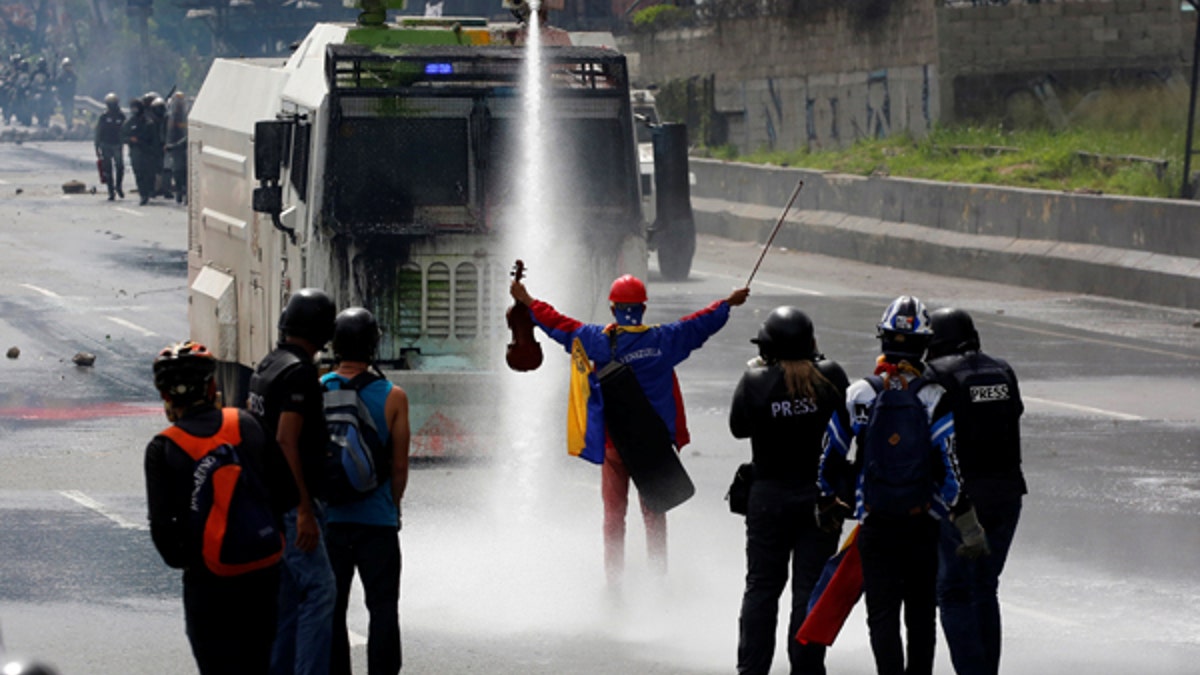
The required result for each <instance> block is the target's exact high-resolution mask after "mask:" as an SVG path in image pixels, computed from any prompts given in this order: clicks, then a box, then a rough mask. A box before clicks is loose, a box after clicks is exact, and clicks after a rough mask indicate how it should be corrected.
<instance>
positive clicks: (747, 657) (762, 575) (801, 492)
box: [738, 480, 838, 675]
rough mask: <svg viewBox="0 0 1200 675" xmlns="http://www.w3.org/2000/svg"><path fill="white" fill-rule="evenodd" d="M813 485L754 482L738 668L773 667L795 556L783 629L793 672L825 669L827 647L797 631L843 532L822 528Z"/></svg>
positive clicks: (742, 670) (748, 518)
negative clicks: (803, 640) (800, 637)
mask: <svg viewBox="0 0 1200 675" xmlns="http://www.w3.org/2000/svg"><path fill="white" fill-rule="evenodd" d="M815 505H816V501H815V490H814V489H813V488H812V486H811V485H803V486H802V485H799V484H794V483H784V482H779V481H768V480H759V481H755V483H754V485H753V486H752V487H751V488H750V499H749V506H748V508H747V514H746V592H745V594H743V596H742V614H741V618H740V619H739V621H738V633H739V635H738V673H743V674H750V673H753V674H757V673H762V674H764V675H765V673H767V672H769V671H770V670H771V657H772V656H774V654H775V620H776V616H777V615H778V613H779V596H780V594H781V593H783V587H784V586H786V585H787V582H788V562H789V560H790V562H791V576H792V611H791V618H790V619H789V621H788V630H787V633H786V634H785V635H784V638H785V639H786V640H787V645H788V660H789V661H790V662H791V672H792V673H796V674H800V673H803V674H805V675H810V674H811V675H821V674H823V673H824V672H825V647H824V646H823V645H801V644H800V643H799V642H796V640H795V637H796V631H798V630H799V629H800V624H802V623H804V617H805V616H807V614H808V599H809V596H810V595H811V594H812V589H813V586H814V585H816V583H817V579H818V578H819V577H820V576H821V570H822V568H823V567H824V566H825V561H826V560H828V559H829V557H830V556H831V555H833V554H834V552H835V551H836V550H837V543H838V535H836V534H830V533H826V532H822V531H821V530H820V529H818V528H817V525H816V522H815V520H814V517H813V509H814V507H815Z"/></svg>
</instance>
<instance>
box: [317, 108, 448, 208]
mask: <svg viewBox="0 0 1200 675" xmlns="http://www.w3.org/2000/svg"><path fill="white" fill-rule="evenodd" d="M334 143H335V152H334V153H333V160H332V161H333V167H332V169H333V172H332V175H333V176H336V177H337V178H336V180H335V181H334V183H333V186H332V187H333V191H334V215H335V217H336V218H337V219H338V220H339V221H342V222H358V221H385V222H386V221H392V220H397V219H404V220H407V219H408V218H410V217H411V215H412V211H413V209H414V208H415V207H419V206H437V205H448V206H462V205H464V204H466V203H468V198H469V194H468V189H469V185H470V182H469V176H468V173H467V167H468V166H469V155H468V142H467V121H466V120H465V119H429V118H414V117H409V118H396V117H393V118H374V119H353V118H351V119H344V120H343V121H342V123H341V124H340V126H339V127H338V129H337V131H336V132H335V136H334Z"/></svg>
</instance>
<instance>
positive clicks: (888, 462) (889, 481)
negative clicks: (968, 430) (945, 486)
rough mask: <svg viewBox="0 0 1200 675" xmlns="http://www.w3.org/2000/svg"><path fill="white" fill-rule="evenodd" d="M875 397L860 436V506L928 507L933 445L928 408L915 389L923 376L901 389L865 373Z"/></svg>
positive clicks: (908, 511)
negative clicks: (861, 473) (888, 385)
mask: <svg viewBox="0 0 1200 675" xmlns="http://www.w3.org/2000/svg"><path fill="white" fill-rule="evenodd" d="M867 381H868V382H870V383H871V387H872V388H874V389H875V403H874V404H873V405H872V406H871V414H870V417H869V418H868V420H867V424H866V426H864V427H863V430H862V432H861V434H860V436H859V440H860V443H859V447H860V448H862V453H863V486H862V492H863V506H864V508H865V509H866V511H867V512H868V513H880V514H885V515H889V516H909V515H915V514H919V513H923V512H925V511H927V510H928V509H929V507H930V505H931V503H932V500H933V490H934V449H933V442H932V441H931V440H930V428H929V414H928V413H927V412H926V410H925V404H923V403H921V400H920V399H919V398H918V397H917V392H919V391H920V390H921V388H922V387H924V386H925V384H926V382H925V380H924V378H920V377H917V378H914V379H913V380H912V381H910V382H909V383H908V387H906V388H903V389H892V388H885V387H884V384H883V380H882V379H881V378H880V377H878V376H874V375H873V376H871V377H868V378H867Z"/></svg>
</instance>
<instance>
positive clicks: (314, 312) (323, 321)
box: [279, 288, 337, 349]
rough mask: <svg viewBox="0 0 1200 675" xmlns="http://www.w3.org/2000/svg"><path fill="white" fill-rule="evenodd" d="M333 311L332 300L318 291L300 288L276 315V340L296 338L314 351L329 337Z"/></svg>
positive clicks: (334, 312)
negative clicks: (310, 344) (277, 338)
mask: <svg viewBox="0 0 1200 675" xmlns="http://www.w3.org/2000/svg"><path fill="white" fill-rule="evenodd" d="M336 313H337V309H336V308H335V307H334V306H333V300H330V299H329V296H328V295H325V291H323V290H321V289H319V288H302V289H300V290H298V291H296V292H295V293H293V294H292V297H291V298H289V299H288V303H287V307H284V308H283V314H280V315H279V338H280V339H281V340H282V339H283V338H285V337H298V338H303V339H305V340H308V341H309V342H311V343H313V345H314V346H316V347H317V349H320V348H321V347H324V346H325V343H326V342H329V338H330V337H332V336H333V319H334V314H336Z"/></svg>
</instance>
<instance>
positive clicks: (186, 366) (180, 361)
mask: <svg viewBox="0 0 1200 675" xmlns="http://www.w3.org/2000/svg"><path fill="white" fill-rule="evenodd" d="M216 372H217V359H216V357H214V356H213V354H212V352H210V351H208V348H207V347H205V346H204V345H202V344H200V343H199V342H192V341H191V340H188V341H186V342H179V343H177V344H173V345H171V346H170V347H164V348H163V350H162V351H161V352H159V353H158V356H156V357H154V387H155V388H156V389H158V390H159V391H160V392H162V393H163V394H164V395H166V396H167V397H168V398H170V399H171V403H173V404H175V405H188V404H191V403H195V402H197V401H201V400H204V399H206V398H207V397H208V391H209V384H210V383H211V382H212V380H213V377H214V376H215V374H216Z"/></svg>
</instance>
